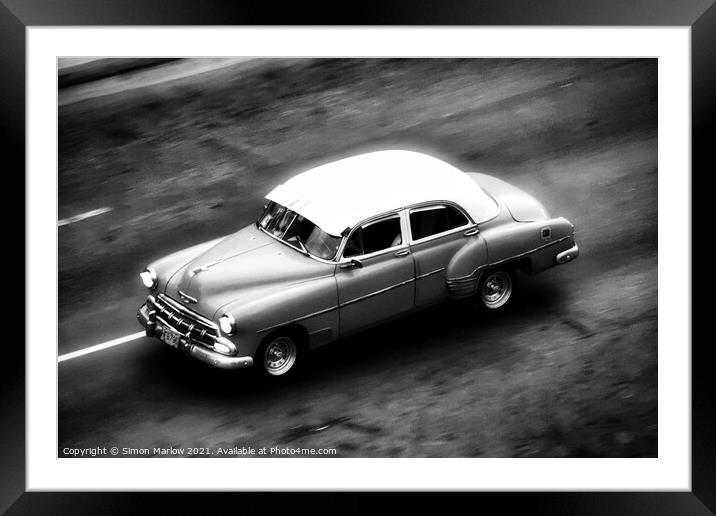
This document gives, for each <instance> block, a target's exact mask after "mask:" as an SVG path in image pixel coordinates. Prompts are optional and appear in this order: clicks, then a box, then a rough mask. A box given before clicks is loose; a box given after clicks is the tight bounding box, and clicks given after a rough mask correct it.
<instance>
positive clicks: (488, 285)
mask: <svg viewBox="0 0 716 516" xmlns="http://www.w3.org/2000/svg"><path fill="white" fill-rule="evenodd" d="M511 293H512V278H510V275H509V274H507V273H506V272H502V271H499V272H495V273H493V274H491V275H490V276H489V277H488V278H487V279H486V280H485V283H484V284H483V286H482V301H483V302H484V303H485V305H486V306H487V307H488V308H498V307H500V306H502V305H504V304H505V303H506V302H507V300H508V299H509V297H510V294H511Z"/></svg>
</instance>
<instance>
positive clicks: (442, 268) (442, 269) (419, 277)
mask: <svg viewBox="0 0 716 516" xmlns="http://www.w3.org/2000/svg"><path fill="white" fill-rule="evenodd" d="M444 270H445V267H440V268H439V269H435V270H434V271H430V272H426V273H425V274H421V275H420V276H418V277H417V278H415V279H416V280H419V279H423V278H427V277H428V276H432V275H433V274H437V273H438V272H442V271H444Z"/></svg>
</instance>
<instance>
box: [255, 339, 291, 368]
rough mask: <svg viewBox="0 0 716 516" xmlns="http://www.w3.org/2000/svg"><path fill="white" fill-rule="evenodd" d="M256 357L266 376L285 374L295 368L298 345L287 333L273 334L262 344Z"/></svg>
mask: <svg viewBox="0 0 716 516" xmlns="http://www.w3.org/2000/svg"><path fill="white" fill-rule="evenodd" d="M257 358H258V359H259V360H258V361H259V364H260V365H261V366H262V368H263V372H264V373H265V374H266V375H267V376H286V375H288V374H289V373H290V372H291V371H293V370H294V369H295V368H296V362H297V361H298V358H299V345H298V343H297V342H296V340H295V339H294V338H293V337H291V336H289V335H286V334H277V335H273V336H271V337H269V338H268V339H267V340H266V342H264V343H263V344H262V346H261V349H259V353H258V354H257Z"/></svg>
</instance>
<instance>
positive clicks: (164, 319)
mask: <svg viewBox="0 0 716 516" xmlns="http://www.w3.org/2000/svg"><path fill="white" fill-rule="evenodd" d="M147 303H148V305H149V308H150V310H154V312H155V314H154V316H155V317H156V318H157V320H158V321H159V322H160V323H162V324H165V325H167V326H169V327H171V328H172V329H174V330H175V331H177V332H178V333H181V334H182V335H184V336H185V337H189V338H190V340H191V341H192V342H193V343H194V344H202V345H204V346H207V347H213V345H214V341H215V340H216V339H217V338H218V337H219V328H218V327H217V326H216V324H214V323H213V322H211V321H210V320H209V319H207V318H206V317H204V316H202V315H199V314H198V313H196V312H193V311H191V310H189V309H188V308H186V307H185V306H182V305H181V304H180V303H179V302H177V301H175V300H174V299H172V298H170V297H168V296H166V295H164V294H158V295H157V297H155V298H150V299H149V300H148V301H147Z"/></svg>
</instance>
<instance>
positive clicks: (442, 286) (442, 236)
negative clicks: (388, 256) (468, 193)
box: [408, 203, 477, 307]
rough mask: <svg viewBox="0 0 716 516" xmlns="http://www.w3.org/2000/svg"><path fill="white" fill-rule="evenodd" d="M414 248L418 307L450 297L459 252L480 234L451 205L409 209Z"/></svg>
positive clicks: (465, 217)
mask: <svg viewBox="0 0 716 516" xmlns="http://www.w3.org/2000/svg"><path fill="white" fill-rule="evenodd" d="M408 222H409V229H410V240H411V243H410V248H411V251H412V254H413V259H414V260H415V305H416V306H418V307H420V306H427V305H430V304H433V303H437V302H440V301H442V300H444V299H446V298H447V297H448V291H447V284H446V281H445V280H446V270H447V266H448V264H449V263H450V260H451V259H452V257H453V256H454V255H455V253H456V252H457V251H458V250H459V249H460V248H461V247H463V246H464V245H465V244H466V243H467V240H468V239H469V238H474V235H476V234H477V229H476V227H475V225H474V224H473V223H472V222H471V221H470V219H469V218H468V217H467V215H465V213H464V212H463V211H462V210H460V209H459V208H457V207H456V206H453V205H451V204H447V203H436V204H431V205H424V206H419V207H416V208H412V209H410V210H409V214H408Z"/></svg>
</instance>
